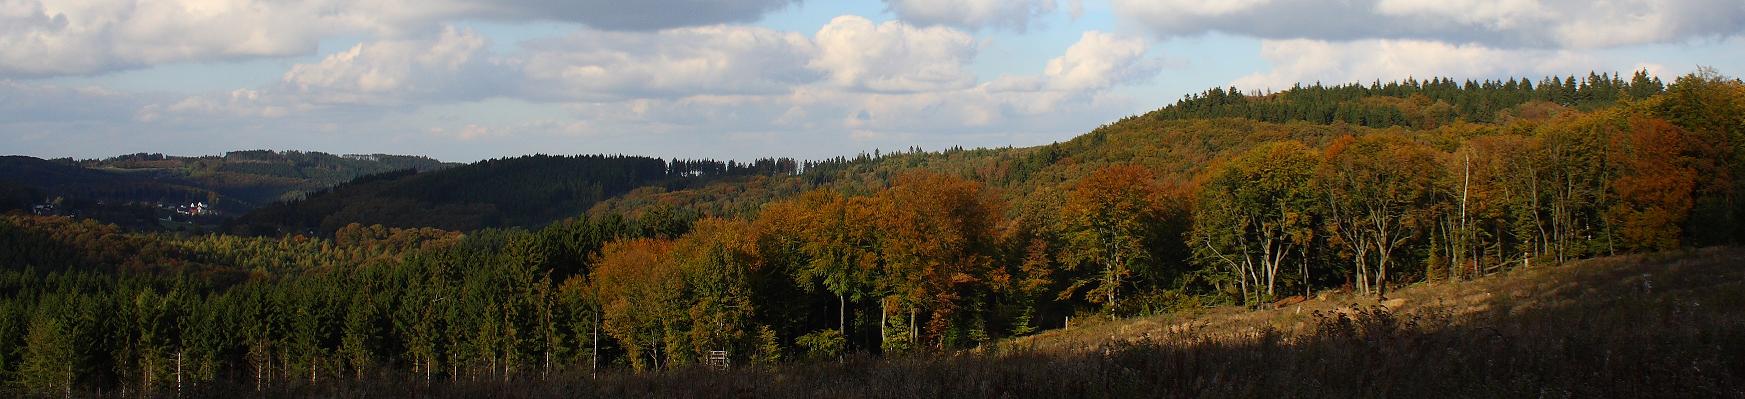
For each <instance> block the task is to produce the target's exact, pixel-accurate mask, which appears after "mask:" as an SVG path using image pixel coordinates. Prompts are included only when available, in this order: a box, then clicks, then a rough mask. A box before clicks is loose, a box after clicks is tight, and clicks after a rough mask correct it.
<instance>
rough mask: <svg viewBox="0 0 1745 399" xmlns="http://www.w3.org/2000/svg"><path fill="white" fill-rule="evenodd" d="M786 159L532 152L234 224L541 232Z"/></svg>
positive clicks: (347, 188) (290, 229) (372, 186)
mask: <svg viewBox="0 0 1745 399" xmlns="http://www.w3.org/2000/svg"><path fill="white" fill-rule="evenodd" d="M802 166H803V165H800V164H797V163H795V161H793V160H791V159H785V158H783V159H773V158H771V159H761V160H758V161H755V162H751V163H743V164H742V163H738V162H719V161H713V160H678V159H675V160H673V161H671V162H667V161H663V160H661V159H657V158H648V157H635V156H608V155H578V156H552V155H531V156H523V157H513V158H502V159H491V160H485V161H480V162H477V163H473V164H469V165H465V166H460V167H455V168H451V169H445V170H441V171H435V172H429V173H417V172H415V171H400V172H393V173H384V174H379V175H372V176H365V177H361V178H358V179H357V180H354V181H352V182H349V183H346V184H342V185H339V186H337V187H334V188H333V189H331V190H325V191H321V192H317V193H312V194H310V195H308V196H307V198H305V199H301V200H295V201H288V202H284V203H279V204H274V205H272V206H268V207H265V208H262V209H258V210H255V211H254V212H250V213H249V214H247V215H244V216H243V217H241V218H239V219H237V220H236V221H235V222H234V225H235V226H234V228H232V231H237V232H245V233H250V234H268V235H271V234H279V233H305V234H306V233H309V232H316V233H319V234H322V235H326V234H332V233H333V232H335V231H337V230H339V229H340V228H341V227H344V226H346V225H348V224H352V223H358V224H362V225H366V226H367V225H376V224H379V225H383V226H389V227H435V228H440V229H446V230H451V231H472V230H478V229H482V228H487V227H510V226H538V225H543V224H546V223H550V222H553V221H556V220H559V219H563V218H566V217H574V216H577V215H581V214H582V213H583V212H584V211H587V210H588V208H589V207H591V206H593V205H594V204H595V203H596V202H599V201H601V200H604V199H607V198H611V197H614V196H618V195H621V194H623V193H625V192H628V191H630V190H632V189H635V188H639V187H644V186H659V187H669V186H670V187H672V188H682V187H686V185H688V184H693V183H697V182H705V181H710V179H715V178H721V177H733V176H747V175H793V174H795V173H798V171H799V170H800V168H801V167H802Z"/></svg>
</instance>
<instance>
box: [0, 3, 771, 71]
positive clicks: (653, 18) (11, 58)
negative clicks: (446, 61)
mask: <svg viewBox="0 0 1745 399" xmlns="http://www.w3.org/2000/svg"><path fill="white" fill-rule="evenodd" d="M792 1H793V0H638V1H629V2H620V1H607V0H584V1H558V0H518V1H486V0H0V76H15V77H42V76H67V75H89V74H99V73H104V72H111V71H117V70H126V69H134V68H140V67H145V66H151V65H159V64H168V63H179V62H208V61H225V60H236V59H248V58H260V57H286V56H297V55H308V54H312V53H314V52H315V50H316V45H317V44H318V43H319V42H320V41H321V40H322V39H324V38H329V37H336V36H345V35H363V36H366V37H372V38H374V39H381V40H397V39H402V38H405V37H408V36H426V35H432V34H434V33H436V32H438V29H439V27H440V26H442V25H444V24H446V23H448V22H452V21H455V20H462V19H473V20H494V21H508V22H523V21H559V22H574V23H580V24H583V25H587V26H592V27H595V28H599V29H609V30H642V31H652V30H658V29H667V28H677V27H684V26H700V25H711V24H719V23H729V22H749V21H754V20H756V19H758V18H760V17H762V15H763V14H765V13H768V12H771V11H775V10H778V9H781V8H783V7H787V6H788V5H789V4H790V3H791V2H792Z"/></svg>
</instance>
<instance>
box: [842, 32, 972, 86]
mask: <svg viewBox="0 0 1745 399" xmlns="http://www.w3.org/2000/svg"><path fill="white" fill-rule="evenodd" d="M816 40H817V44H818V56H817V58H814V59H813V60H812V62H811V65H812V66H813V67H815V68H818V69H820V70H823V71H826V73H828V74H829V76H830V80H831V81H832V82H834V83H835V84H837V85H839V86H842V87H847V88H853V89H860V90H870V91H879V92H915V91H928V90H946V89H955V88H963V87H968V86H969V85H971V84H973V83H975V75H974V74H972V73H970V72H969V70H968V69H966V68H965V65H966V64H968V63H969V61H970V60H972V59H973V58H975V54H976V50H977V49H978V48H977V45H976V40H975V37H972V36H970V35H969V34H968V33H964V32H962V31H958V30H954V29H949V28H945V27H938V26H935V27H926V28H920V27H915V26H912V25H909V24H905V23H902V22H898V21H886V22H884V23H879V24H874V23H873V22H872V21H870V20H867V19H866V18H862V17H858V16H841V17H836V19H833V20H831V21H830V23H829V24H827V25H825V26H824V28H823V29H820V30H818V34H817V35H816Z"/></svg>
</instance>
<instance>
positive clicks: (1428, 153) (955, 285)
mask: <svg viewBox="0 0 1745 399" xmlns="http://www.w3.org/2000/svg"><path fill="white" fill-rule="evenodd" d="M1742 157H1745V83H1741V82H1740V81H1739V80H1737V79H1733V78H1727V77H1722V76H1720V75H1718V74H1715V73H1713V72H1710V71H1704V72H1701V73H1698V74H1692V75H1687V76H1683V77H1679V78H1677V79H1676V80H1674V81H1673V82H1671V83H1669V84H1668V83H1663V82H1662V81H1660V80H1659V79H1658V78H1656V77H1651V76H1648V75H1647V74H1646V73H1643V72H1638V73H1635V74H1633V75H1632V76H1630V77H1628V78H1625V77H1623V76H1618V75H1609V74H1590V75H1589V76H1587V77H1585V78H1579V79H1578V78H1576V77H1566V78H1546V79H1542V80H1539V81H1529V80H1515V79H1511V80H1509V81H1485V82H1477V81H1467V82H1456V81H1453V80H1448V79H1430V80H1424V81H1418V80H1407V81H1402V82H1388V83H1383V82H1374V83H1371V84H1352V85H1343V86H1320V85H1316V86H1300V87H1297V88H1293V89H1290V90H1286V91H1283V92H1278V93H1243V92H1241V91H1239V90H1236V89H1221V88H1220V89H1212V90H1209V91H1207V92H1205V93H1203V94H1199V95H1194V96H1189V97H1188V98H1184V99H1182V100H1181V101H1179V102H1177V103H1175V104H1173V105H1170V106H1168V107H1165V108H1162V109H1159V110H1157V111H1153V112H1150V113H1147V114H1143V115H1137V116H1132V117H1129V118H1125V119H1122V120H1120V121H1116V122H1113V123H1110V124H1108V125H1104V126H1101V127H1098V128H1097V129H1095V130H1093V131H1091V132H1089V133H1087V134H1085V135H1083V136H1080V137H1078V138H1075V139H1073V140H1071V141H1067V142H1061V143H1056V144H1053V145H1047V146H1040V147H1030V148H1000V149H971V150H966V149H961V148H952V149H947V150H944V151H937V152H928V151H923V150H921V149H919V148H916V149H913V150H911V151H904V152H898V153H874V154H860V155H859V156H856V157H853V158H848V157H843V158H837V159H830V160H822V161H806V162H796V161H793V160H790V159H770V160H763V161H758V162H755V163H752V164H738V163H732V164H727V163H720V162H716V161H710V160H701V161H693V160H672V161H663V160H660V159H655V158H641V157H610V156H579V157H552V156H530V157H523V158H511V159H501V160H490V161H482V162H480V163H477V164H473V165H466V166H455V167H440V168H439V167H435V166H421V167H420V168H419V169H421V170H422V171H420V170H410V171H402V172H389V173H385V174H376V175H371V176H366V177H362V178H359V179H357V180H354V181H351V182H349V183H346V184H342V185H339V186H337V187H334V188H332V189H330V190H322V191H311V192H310V193H309V194H308V195H303V196H296V198H287V200H285V201H281V202H278V203H275V204H272V205H266V206H263V207H260V208H258V209H254V210H252V211H251V212H249V213H247V214H245V215H242V216H240V217H238V218H236V219H235V220H234V221H232V222H230V223H227V224H226V225H224V226H222V227H220V228H216V229H215V231H214V232H208V233H180V234H178V233H171V232H158V231H144V230H135V229H128V228H124V227H122V226H117V225H114V224H108V223H103V222H100V221H96V220H92V219H90V218H71V217H65V216H39V215H30V214H27V213H23V212H13V213H9V214H6V215H4V216H3V217H0V266H4V269H3V270H0V293H4V295H3V297H0V298H3V299H4V300H3V301H0V379H3V380H4V381H6V383H5V385H4V386H3V388H0V390H3V391H0V392H7V393H12V394H33V395H43V396H63V395H99V394H101V395H122V396H174V395H186V396H234V395H265V396H306V395H322V396H328V395H331V396H407V395H416V396H454V397H472V396H487V395H488V396H581V397H587V396H601V397H621V396H692V397H723V396H733V397H738V396H757V397H765V396H774V397H817V396H826V397H837V396H848V397H939V396H965V395H967V396H1020V397H1038V396H1039V397H1086V396H1088V397H1109V396H1181V397H1201V396H1244V397H1251V396H1260V395H1284V396H1345V397H1348V396H1382V397H1416V396H1503V397H1520V396H1560V397H1561V396H1574V397H1591V396H1630V397H1639V396H1677V397H1683V396H1690V397H1715V396H1723V397H1725V396H1742V395H1745V391H1741V389H1742V388H1741V387H1742V386H1745V381H1742V380H1741V379H1742V378H1745V363H1741V361H1740V360H1739V359H1745V336H1742V335H1741V332H1742V331H1745V328H1742V327H1745V326H1741V324H1740V323H1741V322H1742V321H1745V317H1741V315H1740V314H1739V312H1740V311H1739V310H1738V309H1739V308H1740V305H1742V304H1741V303H1740V298H1745V295H1741V294H1745V293H1742V292H1741V291H1740V281H1741V277H1742V276H1741V275H1740V272H1739V270H1738V269H1739V265H1740V264H1741V254H1740V252H1739V251H1738V250H1737V249H1731V248H1730V247H1727V246H1729V245H1735V244H1738V243H1739V242H1740V241H1741V239H1745V220H1741V219H1742V218H1745V162H1741V158H1742ZM420 165H423V164H420ZM554 165H559V166H554ZM511 176H512V177H511ZM568 212H573V213H568ZM552 220H555V221H552ZM1708 247H1717V248H1708ZM1694 248H1708V249H1702V250H1696V249H1694ZM1633 254H1637V255H1633ZM1639 254H1651V255H1639ZM1606 257H1610V258H1606ZM1594 258H1605V259H1598V260H1595V259H1594ZM1548 273H1549V274H1548ZM1649 274H1654V275H1656V276H1662V275H1664V276H1666V277H1664V278H1655V279H1650V278H1649V277H1647V276H1648V275H1649ZM1511 281H1513V282H1520V281H1527V282H1546V281H1555V282H1558V283H1560V284H1561V283H1567V284H1561V285H1544V286H1533V287H1531V288H1522V287H1510V286H1508V285H1507V284H1510V283H1509V282H1511ZM1438 287H1442V288H1441V289H1439V288H1438ZM1447 287H1455V288H1447ZM1462 287H1464V288H1462ZM1479 289H1495V290H1496V291H1497V292H1512V293H1511V294H1496V295H1495V296H1496V297H1499V298H1501V299H1486V300H1477V299H1470V298H1468V297H1471V296H1472V295H1477V294H1476V293H1475V292H1476V291H1472V292H1469V291H1471V290H1479ZM1461 290H1467V291H1461ZM1321 297H1326V298H1331V299H1323V300H1317V299H1314V298H1321ZM1398 298H1407V300H1408V301H1409V302H1406V303H1409V304H1410V305H1408V306H1404V307H1402V306H1400V305H1399V303H1398V302H1393V303H1394V305H1388V306H1383V305H1381V304H1387V303H1389V302H1387V301H1388V300H1396V299H1398ZM1485 298H1491V296H1486V297H1485ZM1341 300H1342V301H1346V303H1361V305H1356V306H1336V305H1328V304H1329V303H1331V302H1334V301H1341ZM1305 301H1308V302H1307V303H1310V304H1320V306H1323V307H1325V309H1318V310H1314V311H1310V312H1308V313H1303V312H1296V313H1291V316H1289V317H1290V318H1289V319H1268V320H1258V319H1257V321H1255V322H1254V323H1252V324H1249V325H1248V328H1234V327H1232V328H1209V327H1208V328H1200V327H1193V326H1194V325H1195V324H1194V322H1193V321H1192V320H1199V319H1195V318H1194V317H1195V316H1196V315H1203V314H1206V312H1214V311H1215V310H1218V309H1225V310H1228V309H1232V308H1236V309H1244V310H1246V309H1273V308H1277V309H1285V308H1288V307H1290V306H1299V307H1298V309H1301V306H1302V305H1297V304H1299V303H1305ZM1499 301H1516V302H1532V303H1530V304H1525V303H1504V302H1499ZM1438 302H1442V304H1440V305H1438V304H1437V303H1438ZM1279 311H1282V310H1274V312H1279ZM1256 314H1259V313H1256ZM1254 317H1260V316H1254ZM1279 317H1286V316H1282V315H1280V316H1279ZM1131 320H1172V321H1175V322H1174V323H1175V324H1171V325H1175V326H1178V327H1171V328H1166V329H1164V330H1161V331H1153V330H1145V331H1128V330H1125V329H1124V328H1125V327H1115V326H1125V325H1128V324H1125V323H1128V322H1129V321H1131ZM1279 320H1284V321H1279ZM1141 330H1142V329H1141ZM1086 331H1095V332H1096V333H1094V334H1091V335H1089V336H1077V337H1076V338H1075V336H1074V335H1073V334H1087V333H1086ZM1104 333H1106V335H1105V334H1104ZM1135 337H1138V338H1135ZM714 351H724V352H725V353H726V360H725V362H724V364H720V363H718V364H709V361H708V356H709V354H710V353H711V352H714Z"/></svg>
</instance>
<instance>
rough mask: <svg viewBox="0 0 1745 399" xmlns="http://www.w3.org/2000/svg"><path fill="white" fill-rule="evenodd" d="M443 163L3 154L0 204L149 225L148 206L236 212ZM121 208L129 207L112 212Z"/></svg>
mask: <svg viewBox="0 0 1745 399" xmlns="http://www.w3.org/2000/svg"><path fill="white" fill-rule="evenodd" d="M448 166H450V164H445V163H442V162H440V161H437V160H434V159H430V158H427V157H418V156H402V155H384V154H374V155H343V156H342V155H332V154H326V153H320V152H299V151H284V152H275V151H265V150H254V151H234V152H230V153H227V154H225V155H222V156H198V157H183V156H166V155H163V154H146V153H140V154H130V155H122V156H117V157H111V158H106V159H88V160H73V159H67V158H62V159H53V160H44V159H38V158H32V157H26V156H7V157H3V158H0V192H3V193H5V194H6V195H0V197H4V198H7V200H6V201H5V202H4V203H0V206H5V208H0V209H22V208H26V207H29V206H31V205H34V204H43V203H56V205H57V207H58V209H57V212H59V213H63V214H81V215H86V216H90V217H97V218H100V219H105V220H107V221H111V222H115V223H121V224H123V225H129V227H141V226H140V223H131V222H136V221H132V220H116V219H115V218H116V217H120V215H121V214H123V213H127V214H131V213H141V214H140V215H138V216H139V218H143V219H144V222H147V223H149V222H151V221H153V220H155V219H154V216H153V214H152V213H153V212H152V208H156V207H158V206H159V205H179V204H187V203H191V202H206V203H208V204H209V205H211V206H212V207H213V208H214V209H215V210H217V211H219V212H220V213H223V214H231V215H237V214H241V213H243V212H246V211H248V210H250V209H254V208H255V207H258V206H261V205H265V204H268V203H271V202H274V201H278V200H282V199H287V198H298V197H301V196H302V195H303V193H305V192H308V191H316V190H321V189H324V188H327V187H331V186H333V185H335V184H339V183H342V182H345V181H347V180H351V179H352V178H355V177H358V176H362V175H368V174H375V173H382V172H388V171H394V170H402V169H416V170H436V169H442V168H445V167H448ZM57 199H58V200H57ZM99 202H101V203H102V205H98V203H99ZM123 208H126V210H127V212H119V213H118V212H117V210H118V209H123ZM128 219H132V218H131V217H129V218H128Z"/></svg>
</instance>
